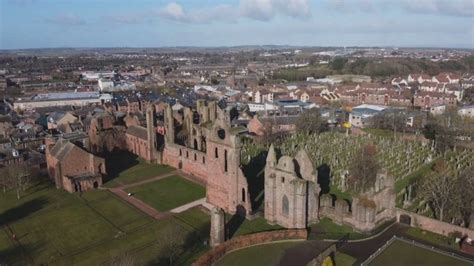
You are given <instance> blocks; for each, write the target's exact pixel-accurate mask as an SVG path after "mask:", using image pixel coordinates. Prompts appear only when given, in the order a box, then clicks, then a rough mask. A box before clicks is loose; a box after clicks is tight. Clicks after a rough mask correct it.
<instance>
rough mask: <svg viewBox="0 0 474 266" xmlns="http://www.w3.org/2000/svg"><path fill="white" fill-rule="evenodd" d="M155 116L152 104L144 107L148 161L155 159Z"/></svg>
mask: <svg viewBox="0 0 474 266" xmlns="http://www.w3.org/2000/svg"><path fill="white" fill-rule="evenodd" d="M154 120H155V118H154V110H153V106H149V107H148V108H147V109H146V134H147V143H148V150H147V157H148V158H147V159H148V161H149V162H152V161H154V160H155V151H156V148H155V147H156V131H155V121H154Z"/></svg>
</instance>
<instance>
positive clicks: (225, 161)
mask: <svg viewBox="0 0 474 266" xmlns="http://www.w3.org/2000/svg"><path fill="white" fill-rule="evenodd" d="M224 172H227V150H224Z"/></svg>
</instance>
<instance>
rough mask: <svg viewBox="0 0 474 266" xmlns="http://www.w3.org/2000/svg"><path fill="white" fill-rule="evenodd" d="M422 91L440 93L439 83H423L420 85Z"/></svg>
mask: <svg viewBox="0 0 474 266" xmlns="http://www.w3.org/2000/svg"><path fill="white" fill-rule="evenodd" d="M420 90H422V91H438V83H437V82H434V81H423V82H422V83H421V84H420Z"/></svg>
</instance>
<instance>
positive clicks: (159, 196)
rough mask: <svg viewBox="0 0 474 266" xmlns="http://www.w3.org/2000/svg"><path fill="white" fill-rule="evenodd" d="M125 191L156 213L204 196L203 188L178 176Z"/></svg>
mask: <svg viewBox="0 0 474 266" xmlns="http://www.w3.org/2000/svg"><path fill="white" fill-rule="evenodd" d="M126 191H127V192H131V193H133V195H134V197H137V198H138V199H141V200H142V201H144V202H146V203H148V204H150V206H152V207H154V208H155V209H156V210H158V211H169V210H171V209H173V208H176V207H179V206H181V205H184V204H186V203H189V202H192V201H195V200H198V199H200V198H204V197H205V196H206V189H205V188H204V187H202V186H200V185H198V184H196V183H193V182H191V181H188V180H186V179H184V178H182V177H179V176H170V177H166V178H163V179H160V180H157V181H154V182H152V183H148V184H144V185H141V186H137V187H131V188H129V189H127V190H126Z"/></svg>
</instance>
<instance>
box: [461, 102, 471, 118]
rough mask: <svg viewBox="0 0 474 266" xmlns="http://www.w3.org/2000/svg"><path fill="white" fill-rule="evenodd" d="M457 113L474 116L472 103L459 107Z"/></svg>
mask: <svg viewBox="0 0 474 266" xmlns="http://www.w3.org/2000/svg"><path fill="white" fill-rule="evenodd" d="M458 114H459V115H460V116H466V117H474V105H468V106H463V107H460V108H459V110H458Z"/></svg>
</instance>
